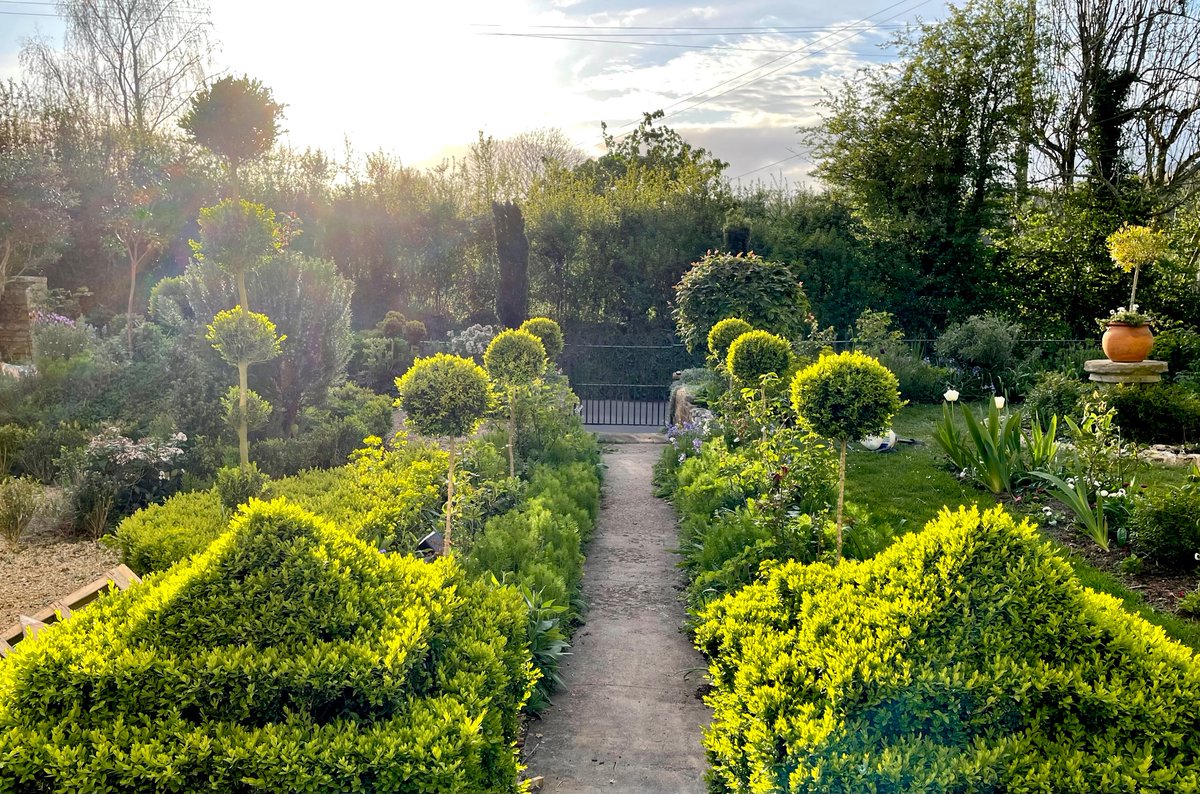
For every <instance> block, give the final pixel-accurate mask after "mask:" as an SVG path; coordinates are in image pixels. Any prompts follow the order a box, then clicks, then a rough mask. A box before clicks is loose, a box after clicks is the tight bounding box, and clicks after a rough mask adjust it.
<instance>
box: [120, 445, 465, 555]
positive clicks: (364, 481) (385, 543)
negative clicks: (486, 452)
mask: <svg viewBox="0 0 1200 794" xmlns="http://www.w3.org/2000/svg"><path fill="white" fill-rule="evenodd" d="M356 455H357V457H356V459H355V460H354V462H352V463H350V464H348V465H346V466H341V467H339V468H336V469H312V470H310V471H305V472H301V473H300V474H298V475H296V476H294V477H284V478H283V479H280V480H275V481H273V482H271V483H270V484H269V485H268V486H267V492H268V493H269V494H270V495H272V496H276V497H286V498H288V499H289V500H291V501H292V502H294V503H296V504H297V505H300V506H301V507H303V508H304V509H305V510H308V511H310V512H312V513H315V514H317V515H318V516H320V517H322V518H324V519H326V520H328V521H331V522H333V523H334V524H336V525H338V526H340V527H343V528H345V529H348V530H350V531H352V532H353V533H354V534H356V535H357V536H358V537H360V538H362V539H363V540H365V541H366V542H368V543H371V544H373V545H377V546H380V547H387V548H394V549H400V548H411V547H412V546H413V545H414V541H415V540H416V539H417V535H418V533H419V532H420V531H421V530H423V529H424V528H425V527H429V526H433V524H434V521H435V520H436V518H437V513H438V510H439V508H440V505H441V504H442V502H443V501H444V500H445V495H444V493H443V488H444V480H445V473H446V456H445V453H443V452H441V451H440V450H438V449H437V448H435V447H432V446H428V445H420V444H404V443H401V444H400V445H399V446H398V447H397V448H396V449H394V450H384V449H383V448H382V447H381V446H379V445H378V444H371V445H368V446H367V447H366V448H364V449H362V450H360V451H359V452H358V453H356ZM228 520H229V515H228V514H227V512H226V511H225V510H224V508H223V507H222V505H221V500H220V497H219V496H218V495H217V492H216V491H215V490H211V491H192V492H189V493H183V494H177V495H176V496H174V497H172V498H171V499H168V500H167V501H165V502H163V503H161V504H158V505H153V506H151V507H148V508H146V509H145V510H141V511H139V512H137V513H135V514H133V515H132V516H129V517H128V518H126V519H125V520H124V521H122V522H121V524H120V525H119V526H118V527H117V531H116V534H115V535H114V536H113V538H112V544H113V545H114V546H115V547H116V548H117V549H119V550H120V552H121V561H122V562H124V563H125V564H126V565H128V566H129V567H130V568H132V569H133V570H135V571H137V572H138V573H139V574H143V575H144V574H147V573H152V572H155V571H163V570H166V569H167V568H169V567H170V566H171V565H173V564H174V563H176V562H178V561H179V560H182V559H184V558H185V557H188V556H190V555H192V554H195V553H197V552H200V551H203V550H204V549H206V548H208V545H209V544H210V543H212V542H213V540H215V539H216V537H217V536H218V535H220V534H221V533H222V532H223V531H224V530H225V528H226V527H227V525H228Z"/></svg>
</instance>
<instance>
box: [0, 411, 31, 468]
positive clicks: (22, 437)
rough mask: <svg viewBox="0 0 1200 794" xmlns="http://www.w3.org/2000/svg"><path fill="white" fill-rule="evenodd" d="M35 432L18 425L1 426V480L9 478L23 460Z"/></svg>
mask: <svg viewBox="0 0 1200 794" xmlns="http://www.w3.org/2000/svg"><path fill="white" fill-rule="evenodd" d="M32 438H33V430H32V429H31V428H28V427H22V426H21V425H17V424H7V425H0V478H3V477H5V476H7V475H8V474H9V473H10V472H11V471H12V468H13V466H14V465H15V464H16V462H17V461H18V460H20V458H21V453H22V452H23V451H24V449H25V445H26V444H28V443H29V442H30V440H31V439H32Z"/></svg>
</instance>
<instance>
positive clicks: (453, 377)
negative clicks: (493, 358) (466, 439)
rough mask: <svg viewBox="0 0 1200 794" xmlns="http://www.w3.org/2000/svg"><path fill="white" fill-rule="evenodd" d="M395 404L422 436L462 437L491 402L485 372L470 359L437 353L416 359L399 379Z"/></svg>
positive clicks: (471, 430)
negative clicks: (429, 356) (397, 396)
mask: <svg viewBox="0 0 1200 794" xmlns="http://www.w3.org/2000/svg"><path fill="white" fill-rule="evenodd" d="M396 389H397V391H399V392H400V397H399V399H397V401H396V404H397V405H398V406H399V407H400V408H401V409H402V410H403V411H404V412H405V413H406V414H407V415H408V422H409V424H411V425H412V426H413V427H415V428H416V429H417V432H418V433H421V434H422V435H425V436H465V435H469V434H470V433H472V432H474V430H475V427H476V426H477V425H478V424H479V420H480V419H482V418H483V415H484V414H486V413H487V411H488V409H489V408H490V407H491V405H492V389H491V385H490V384H489V383H488V378H487V373H486V372H484V371H483V367H480V366H479V365H478V364H476V363H475V362H474V361H471V360H470V359H467V358H463V357H461V356H450V355H446V354H445V353H438V354H437V355H436V356H432V357H431V358H419V359H417V360H416V362H414V363H413V365H412V367H410V368H409V370H408V372H406V373H404V375H402V376H401V377H399V378H396Z"/></svg>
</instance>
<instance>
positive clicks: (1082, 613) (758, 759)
mask: <svg viewBox="0 0 1200 794" xmlns="http://www.w3.org/2000/svg"><path fill="white" fill-rule="evenodd" d="M700 617H701V621H700V625H699V628H698V631H697V635H696V641H697V645H698V647H700V648H701V649H702V650H703V651H704V652H705V653H707V654H708V656H709V658H710V659H711V664H710V672H711V676H712V679H713V683H714V685H715V691H714V693H713V694H712V695H711V696H710V697H709V703H710V705H711V706H713V708H714V717H713V721H712V724H711V726H710V727H709V729H708V730H707V732H706V735H705V740H704V741H705V747H706V749H707V754H708V758H709V761H710V763H711V771H710V785H711V788H712V790H713V791H731V792H732V791H736V792H748V791H755V792H765V791H792V792H867V791H871V792H899V791H921V792H1012V793H1018V792H1050V791H1054V792H1080V793H1081V794H1082V792H1095V791H1137V792H1182V791H1196V790H1197V789H1198V788H1200V756H1198V755H1197V753H1196V748H1197V747H1200V666H1198V664H1197V659H1196V657H1195V656H1194V655H1193V654H1192V652H1191V651H1190V650H1188V649H1187V648H1185V647H1183V646H1182V645H1179V644H1177V643H1175V642H1172V641H1170V640H1169V639H1167V637H1166V635H1164V634H1163V632H1162V631H1161V630H1160V629H1158V628H1157V627H1154V626H1151V625H1150V624H1149V623H1147V622H1146V621H1144V620H1142V619H1141V618H1139V617H1137V616H1134V615H1130V614H1129V613H1127V612H1125V611H1123V610H1122V609H1121V607H1120V605H1119V604H1118V602H1117V601H1116V600H1114V599H1113V598H1111V597H1109V596H1106V595H1102V594H1098V593H1095V592H1093V591H1091V590H1088V589H1086V588H1084V587H1082V586H1081V585H1080V584H1079V582H1078V581H1077V580H1076V579H1075V578H1074V576H1073V575H1072V573H1071V571H1070V568H1069V567H1068V565H1067V564H1066V563H1065V562H1063V561H1062V560H1061V559H1060V558H1059V557H1057V556H1056V555H1055V553H1054V552H1053V550H1052V549H1051V548H1050V547H1049V546H1048V545H1047V544H1046V543H1045V542H1044V541H1042V540H1040V539H1039V538H1038V536H1037V534H1036V532H1035V530H1034V529H1033V528H1032V527H1031V526H1030V525H1029V524H1028V522H1025V523H1022V524H1021V525H1019V526H1017V525H1016V524H1015V523H1014V522H1013V520H1012V518H1011V517H1009V516H1008V515H1007V514H1006V513H1004V512H1003V511H1002V510H1000V509H999V508H997V509H995V510H991V511H988V512H986V513H984V514H982V515H981V514H980V513H979V512H978V510H977V509H974V508H972V509H969V510H968V509H963V508H960V509H959V511H958V512H953V513H952V512H950V511H949V510H944V511H943V512H942V514H941V515H940V516H939V517H938V518H937V519H935V520H934V521H932V522H930V524H929V525H928V526H927V527H926V528H925V530H924V531H923V532H921V533H916V534H913V535H909V536H907V537H905V538H904V539H902V540H900V541H898V542H897V543H896V544H895V545H893V546H892V547H891V548H889V549H888V550H886V551H884V552H882V553H881V554H880V555H879V556H877V557H875V558H874V559H872V560H869V561H866V562H860V563H854V562H845V563H842V564H840V565H837V566H835V567H831V566H829V565H825V564H813V565H803V564H799V563H794V562H790V563H784V564H781V565H778V566H774V567H770V568H769V569H768V570H767V571H766V573H765V577H764V578H763V579H762V580H760V581H759V582H757V583H755V584H752V585H750V586H748V587H746V588H744V589H742V590H741V591H739V592H738V593H736V594H734V595H731V596H728V597H726V598H724V599H722V600H720V601H717V602H714V603H713V604H712V605H710V606H709V607H708V608H707V609H706V610H705V611H704V612H703V613H702V614H701V616H700Z"/></svg>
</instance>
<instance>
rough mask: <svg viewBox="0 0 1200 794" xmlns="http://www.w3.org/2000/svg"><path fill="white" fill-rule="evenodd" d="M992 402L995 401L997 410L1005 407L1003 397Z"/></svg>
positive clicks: (994, 398) (995, 398)
mask: <svg viewBox="0 0 1200 794" xmlns="http://www.w3.org/2000/svg"><path fill="white" fill-rule="evenodd" d="M992 400H993V401H995V403H996V407H997V408H1003V407H1004V398H1003V397H993V398H992Z"/></svg>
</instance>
